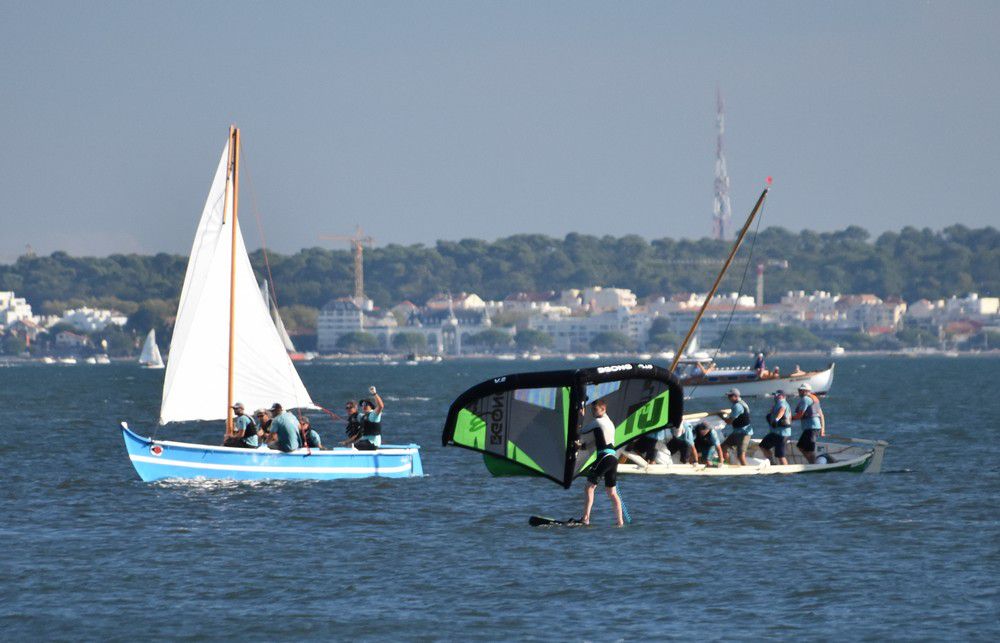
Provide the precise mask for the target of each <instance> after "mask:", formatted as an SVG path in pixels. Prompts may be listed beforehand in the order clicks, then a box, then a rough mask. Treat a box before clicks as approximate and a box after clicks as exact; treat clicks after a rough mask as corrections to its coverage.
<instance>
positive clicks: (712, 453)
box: [694, 422, 722, 464]
mask: <svg viewBox="0 0 1000 643" xmlns="http://www.w3.org/2000/svg"><path fill="white" fill-rule="evenodd" d="M694 450H695V462H696V463H697V462H700V463H701V464H711V463H712V460H713V458H714V459H715V460H716V461H717V462H718V463H719V464H722V442H721V441H720V440H719V434H718V433H716V432H715V431H714V430H713V429H712V427H711V426H710V425H709V424H708V422H699V423H698V424H696V425H695V427H694Z"/></svg>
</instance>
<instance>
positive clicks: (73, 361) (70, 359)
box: [59, 357, 76, 364]
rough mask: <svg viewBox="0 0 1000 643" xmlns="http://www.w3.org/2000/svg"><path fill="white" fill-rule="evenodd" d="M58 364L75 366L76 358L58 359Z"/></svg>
mask: <svg viewBox="0 0 1000 643" xmlns="http://www.w3.org/2000/svg"><path fill="white" fill-rule="evenodd" d="M59 363H60V364H76V358H75V357H60V358H59Z"/></svg>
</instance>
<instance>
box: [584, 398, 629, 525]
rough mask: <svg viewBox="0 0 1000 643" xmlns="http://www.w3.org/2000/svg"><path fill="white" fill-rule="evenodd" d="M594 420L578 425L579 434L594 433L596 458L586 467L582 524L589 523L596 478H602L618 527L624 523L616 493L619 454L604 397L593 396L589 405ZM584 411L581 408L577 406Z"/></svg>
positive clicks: (619, 499) (613, 425) (620, 504)
mask: <svg viewBox="0 0 1000 643" xmlns="http://www.w3.org/2000/svg"><path fill="white" fill-rule="evenodd" d="M590 410H591V413H592V414H593V415H594V420H593V421H592V422H590V423H589V424H587V426H585V427H584V428H582V429H580V435H583V434H585V433H593V435H594V450H595V452H596V454H597V458H596V459H595V460H594V464H592V465H590V468H589V469H588V470H587V484H586V486H585V487H584V503H583V517H582V518H581V519H580V522H582V523H583V524H585V525H589V524H590V510H591V509H592V508H593V506H594V489H596V488H597V482H598V481H599V480H600V479H601V478H604V490H605V491H606V492H607V494H608V498H610V499H611V507H612V508H613V509H614V512H615V521H616V522H617V524H618V526H619V527H623V526H624V525H625V519H624V517H623V515H622V501H621V498H619V497H618V490H617V489H616V488H615V487H616V486H617V484H618V457H617V456H616V455H615V447H614V444H615V423H614V422H612V421H611V418H609V417H608V403H607V402H605V401H604V400H594V402H593V404H591V405H590ZM580 415H583V409H582V408H581V409H580Z"/></svg>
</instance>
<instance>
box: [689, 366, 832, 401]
mask: <svg viewBox="0 0 1000 643" xmlns="http://www.w3.org/2000/svg"><path fill="white" fill-rule="evenodd" d="M833 370H834V364H830V366H828V367H827V368H825V369H823V370H821V371H803V372H800V373H794V374H789V375H778V376H774V375H769V376H765V377H759V376H758V375H757V373H756V371H754V370H752V369H750V368H714V369H712V370H710V371H709V372H708V374H707V375H699V376H682V377H681V383H682V384H683V385H684V398H685V399H688V400H697V399H706V398H713V399H719V398H721V397H722V396H723V395H725V393H726V391H728V390H729V389H731V388H733V387H736V388H738V389H739V390H740V395H742V396H743V397H763V396H766V395H770V394H772V393H774V392H775V391H777V390H779V389H780V390H783V391H785V392H791V391H796V390H798V388H799V386H801V385H802V384H804V383H808V384H809V385H810V386H811V387H812V390H813V392H814V393H816V395H826V394H827V393H829V392H830V388H831V387H832V386H833Z"/></svg>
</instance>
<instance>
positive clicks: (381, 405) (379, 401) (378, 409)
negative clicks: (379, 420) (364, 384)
mask: <svg viewBox="0 0 1000 643" xmlns="http://www.w3.org/2000/svg"><path fill="white" fill-rule="evenodd" d="M368 392H369V393H371V394H372V396H373V397H374V398H375V413H377V414H379V415H381V414H382V409H384V408H385V402H383V401H382V398H381V396H379V394H378V391H376V390H375V387H374V386H369V387H368Z"/></svg>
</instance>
